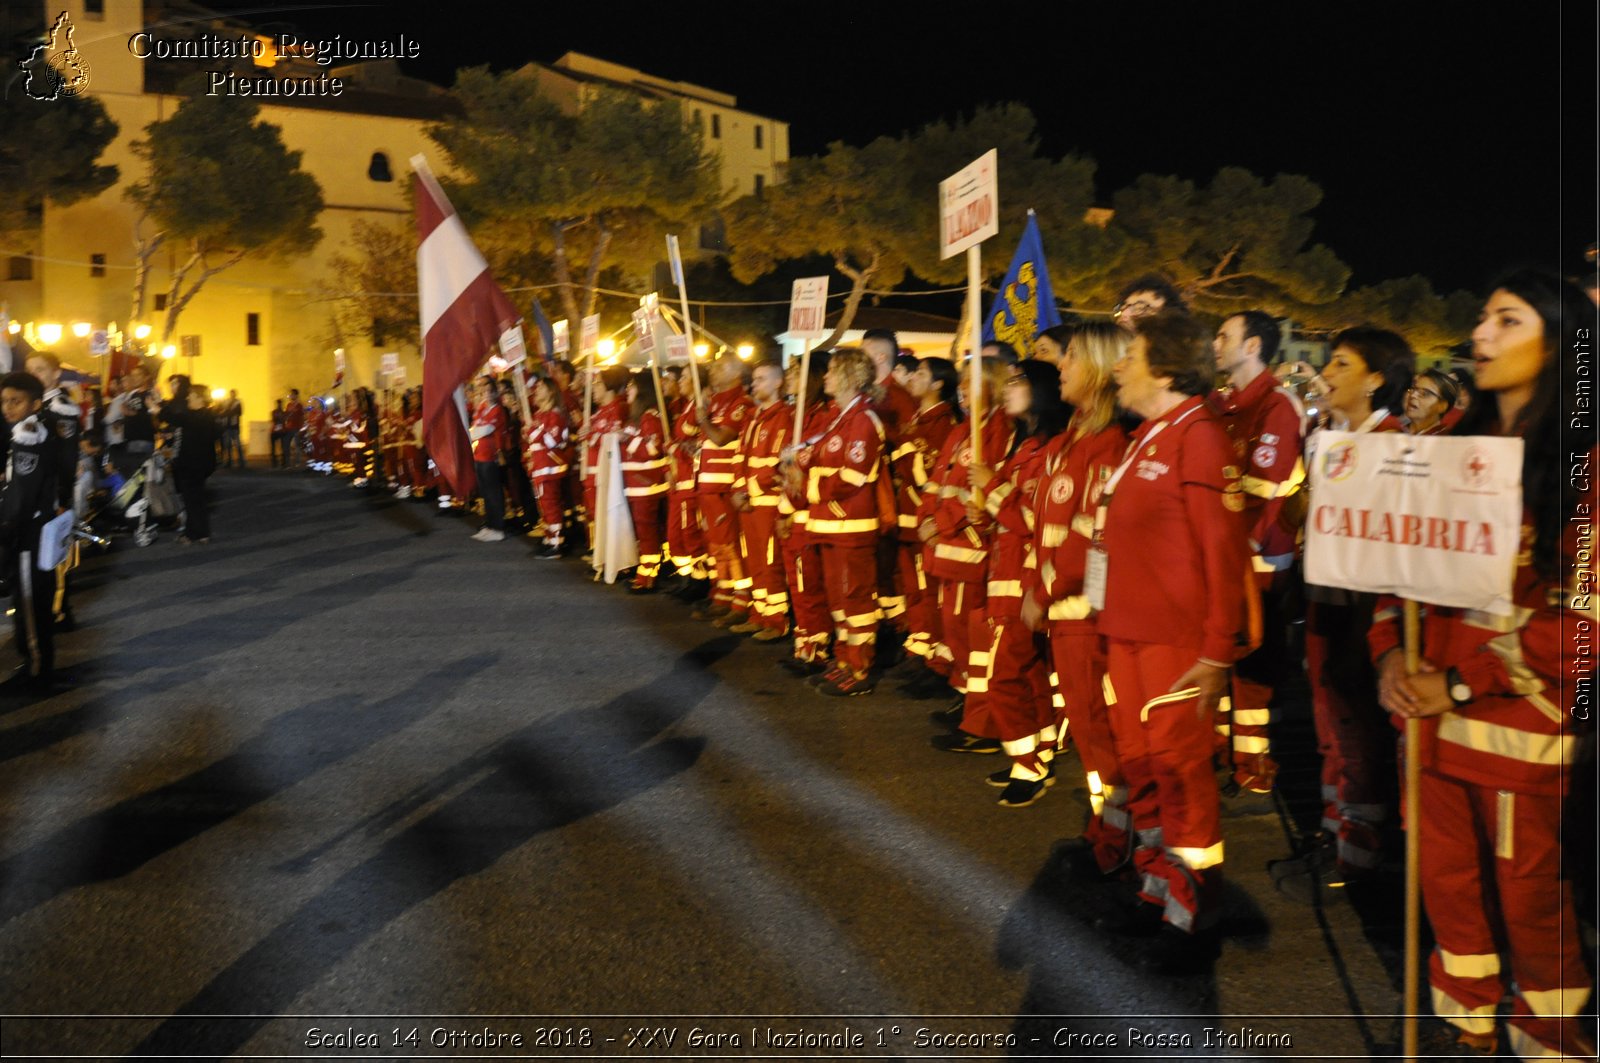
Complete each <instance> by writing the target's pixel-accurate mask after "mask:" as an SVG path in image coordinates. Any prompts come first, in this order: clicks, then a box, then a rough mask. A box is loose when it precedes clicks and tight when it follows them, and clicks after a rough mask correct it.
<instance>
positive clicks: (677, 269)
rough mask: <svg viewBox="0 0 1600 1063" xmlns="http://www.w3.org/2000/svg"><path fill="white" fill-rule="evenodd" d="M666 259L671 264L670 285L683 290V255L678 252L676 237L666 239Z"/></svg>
mask: <svg viewBox="0 0 1600 1063" xmlns="http://www.w3.org/2000/svg"><path fill="white" fill-rule="evenodd" d="M667 258H668V260H669V261H670V262H671V263H672V283H673V284H676V285H677V286H678V288H679V289H680V290H681V289H682V288H683V255H682V254H681V253H679V251H678V238H677V236H675V235H673V236H668V237H667Z"/></svg>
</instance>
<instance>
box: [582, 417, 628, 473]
mask: <svg viewBox="0 0 1600 1063" xmlns="http://www.w3.org/2000/svg"><path fill="white" fill-rule="evenodd" d="M626 414H627V410H626V409H625V408H624V407H623V404H622V400H621V399H620V398H617V399H612V400H611V401H610V402H608V403H606V404H605V405H604V406H602V407H600V408H599V409H598V410H596V411H594V416H593V417H591V418H589V426H588V428H587V430H586V431H585V432H584V436H583V446H584V451H585V453H586V454H587V456H588V463H589V464H588V468H589V474H588V476H587V477H586V479H588V480H589V481H591V482H593V480H594V478H595V474H596V472H597V471H598V470H599V468H600V441H601V440H603V439H605V437H606V433H608V432H617V431H620V430H621V429H622V420H623V418H624V417H625V416H626Z"/></svg>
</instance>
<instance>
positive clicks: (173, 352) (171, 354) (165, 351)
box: [161, 343, 178, 359]
mask: <svg viewBox="0 0 1600 1063" xmlns="http://www.w3.org/2000/svg"><path fill="white" fill-rule="evenodd" d="M161 357H163V358H168V359H171V358H176V357H178V348H177V347H175V346H173V345H172V344H170V343H169V344H167V345H166V346H165V347H163V348H161Z"/></svg>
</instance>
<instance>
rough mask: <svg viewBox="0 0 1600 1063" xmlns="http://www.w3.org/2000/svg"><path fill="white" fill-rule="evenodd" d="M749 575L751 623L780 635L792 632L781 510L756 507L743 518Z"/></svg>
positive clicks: (745, 552)
mask: <svg viewBox="0 0 1600 1063" xmlns="http://www.w3.org/2000/svg"><path fill="white" fill-rule="evenodd" d="M739 525H740V527H741V529H742V530H743V536H744V563H745V571H746V572H748V573H749V575H750V614H751V616H750V619H751V620H752V621H753V622H754V623H757V624H760V625H761V626H762V627H765V628H771V629H772V630H774V631H778V632H787V631H788V630H789V582H788V580H786V579H785V578H784V566H783V556H782V555H781V553H780V552H779V550H778V507H777V506H752V507H751V509H750V512H748V513H741V514H739Z"/></svg>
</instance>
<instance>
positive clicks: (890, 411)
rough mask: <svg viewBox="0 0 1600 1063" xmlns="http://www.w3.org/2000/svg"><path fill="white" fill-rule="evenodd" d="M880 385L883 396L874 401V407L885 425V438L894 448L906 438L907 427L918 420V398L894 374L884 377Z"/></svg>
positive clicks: (879, 419) (874, 410)
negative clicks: (912, 395) (913, 396)
mask: <svg viewBox="0 0 1600 1063" xmlns="http://www.w3.org/2000/svg"><path fill="white" fill-rule="evenodd" d="M878 387H879V388H881V389H882V390H883V398H881V399H879V400H878V401H877V402H874V403H873V404H872V409H873V412H875V413H876V414H877V415H878V421H879V422H880V423H881V424H882V425H883V436H884V439H885V440H886V441H887V442H888V443H889V446H890V448H891V450H892V449H893V448H894V447H895V446H896V445H898V444H899V442H900V440H901V439H902V438H904V436H905V431H906V428H907V427H909V426H910V424H911V422H912V421H914V420H916V417H917V400H916V399H914V398H912V397H911V392H909V391H907V390H906V389H905V388H904V387H902V386H901V385H900V382H899V381H898V380H896V379H895V378H894V376H893V375H892V374H891V375H889V376H887V377H884V378H883V380H882V381H881V382H880V383H879V384H878Z"/></svg>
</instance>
